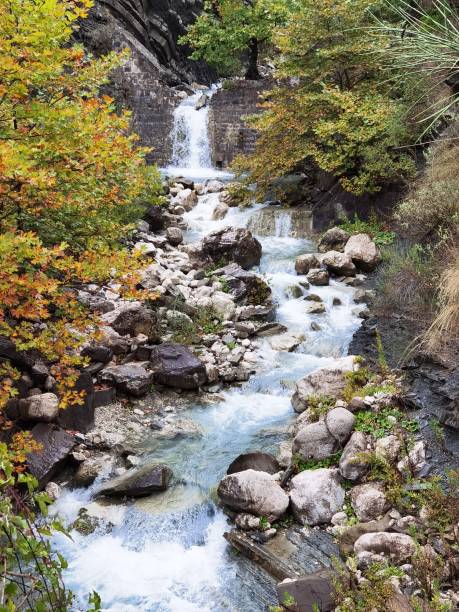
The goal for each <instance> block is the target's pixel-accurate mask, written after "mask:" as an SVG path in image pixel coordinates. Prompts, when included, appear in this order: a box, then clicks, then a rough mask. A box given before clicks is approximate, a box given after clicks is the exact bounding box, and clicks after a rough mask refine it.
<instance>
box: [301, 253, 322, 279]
mask: <svg viewBox="0 0 459 612" xmlns="http://www.w3.org/2000/svg"><path fill="white" fill-rule="evenodd" d="M313 268H320V261H319V260H318V259H317V257H316V255H314V253H306V254H305V255H299V256H298V257H297V258H296V260H295V271H296V273H297V274H307V273H308V272H309V270H311V269H313Z"/></svg>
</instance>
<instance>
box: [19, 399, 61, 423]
mask: <svg viewBox="0 0 459 612" xmlns="http://www.w3.org/2000/svg"><path fill="white" fill-rule="evenodd" d="M58 413H59V399H58V397H57V395H55V394H54V393H42V394H41V395H32V396H31V397H26V398H24V399H21V400H19V414H20V417H21V418H22V419H24V420H26V421H42V422H43V423H50V422H51V421H54V420H55V419H56V417H57V415H58Z"/></svg>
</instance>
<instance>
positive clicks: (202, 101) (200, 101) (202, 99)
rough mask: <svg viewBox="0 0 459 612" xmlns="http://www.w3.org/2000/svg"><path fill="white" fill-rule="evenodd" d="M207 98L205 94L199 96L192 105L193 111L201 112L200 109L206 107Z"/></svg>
mask: <svg viewBox="0 0 459 612" xmlns="http://www.w3.org/2000/svg"><path fill="white" fill-rule="evenodd" d="M207 100H208V98H207V96H206V94H201V95H200V96H199V98H198V100H197V102H196V104H195V105H194V109H195V110H197V111H198V110H201V108H204V107H205V106H206V105H207Z"/></svg>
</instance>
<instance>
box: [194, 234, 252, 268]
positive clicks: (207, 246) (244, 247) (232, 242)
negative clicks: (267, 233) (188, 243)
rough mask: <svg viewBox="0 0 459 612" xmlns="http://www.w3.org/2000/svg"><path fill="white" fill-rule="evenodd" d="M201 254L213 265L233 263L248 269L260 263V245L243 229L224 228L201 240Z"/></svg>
mask: <svg viewBox="0 0 459 612" xmlns="http://www.w3.org/2000/svg"><path fill="white" fill-rule="evenodd" d="M201 253H202V255H203V256H204V257H205V258H208V259H210V260H211V261H213V262H215V263H218V262H220V261H224V262H232V261H234V262H236V263H238V264H239V265H240V266H241V267H242V268H244V269H248V268H251V267H252V266H257V265H258V264H259V263H260V259H261V244H260V243H259V242H258V240H257V239H256V238H254V237H253V236H252V234H251V232H249V231H248V230H246V229H244V228H241V227H239V228H236V227H225V228H223V229H221V230H217V231H215V232H212V233H211V234H209V235H208V236H206V237H205V238H204V239H203V241H202V245H201Z"/></svg>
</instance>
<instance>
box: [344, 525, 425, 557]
mask: <svg viewBox="0 0 459 612" xmlns="http://www.w3.org/2000/svg"><path fill="white" fill-rule="evenodd" d="M354 551H355V554H356V555H357V556H359V555H360V554H362V553H373V554H375V555H384V556H385V557H386V558H388V559H392V560H393V561H394V562H395V563H404V562H407V561H409V559H410V558H411V556H412V555H413V554H414V553H415V551H416V544H415V542H414V540H413V538H412V537H410V536H409V535H405V534H403V533H386V532H380V531H379V532H376V533H365V534H364V535H362V536H360V538H359V539H358V540H357V541H356V543H355V544H354Z"/></svg>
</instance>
